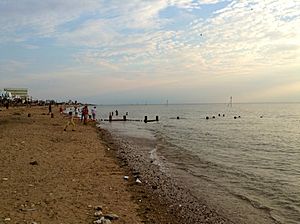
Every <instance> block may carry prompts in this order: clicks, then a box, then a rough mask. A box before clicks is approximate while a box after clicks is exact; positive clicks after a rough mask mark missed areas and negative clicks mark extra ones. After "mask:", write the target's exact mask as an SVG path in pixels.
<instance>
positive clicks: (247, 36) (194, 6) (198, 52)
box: [0, 0, 300, 95]
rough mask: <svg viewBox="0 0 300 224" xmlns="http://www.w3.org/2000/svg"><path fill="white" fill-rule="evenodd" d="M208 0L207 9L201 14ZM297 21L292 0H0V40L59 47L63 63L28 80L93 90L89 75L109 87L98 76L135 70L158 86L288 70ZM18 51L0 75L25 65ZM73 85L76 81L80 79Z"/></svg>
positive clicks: (129, 77)
mask: <svg viewBox="0 0 300 224" xmlns="http://www.w3.org/2000/svg"><path fill="white" fill-rule="evenodd" d="M207 5H210V7H209V8H214V7H215V10H212V12H211V11H209V14H208V15H206V16H205V17H204V16H203V14H205V13H208V12H207V11H205V9H206V7H207ZM216 6H218V7H216ZM220 6H222V8H221V9H220ZM162 12H163V13H165V14H166V15H168V16H163V13H162ZM182 14H184V15H187V16H185V17H184V20H182V18H178V17H177V15H182ZM299 24H300V4H297V3H296V1H292V0H290V1H289V0H287V1H283V0H279V1H278V0H266V1H259V0H253V1H251V2H249V1H237V0H232V1H227V0H152V1H142V0H131V1H118V0H86V1H81V0H66V1H58V0H52V1H47V0H44V1H37V0H28V1H16V0H11V1H1V2H0V32H1V37H0V46H1V44H2V46H4V45H6V44H7V43H9V44H11V45H14V44H15V46H17V47H22V48H25V49H27V50H28V51H30V52H31V53H32V52H39V54H36V55H43V54H47V53H48V52H47V51H52V54H53V55H56V54H63V55H64V56H65V58H66V60H69V61H68V66H69V67H70V68H71V67H72V69H69V70H65V69H61V70H57V71H55V72H53V73H51V75H50V73H49V72H48V71H47V70H46V69H45V72H44V73H38V72H36V73H35V74H36V75H35V80H36V81H34V79H33V78H30V77H31V76H28V80H30V82H33V83H37V82H39V83H43V82H46V80H45V79H44V75H43V74H47V75H45V76H46V77H47V78H49V79H50V80H52V83H55V84H56V85H57V86H60V83H65V82H68V80H69V78H70V77H71V75H72V74H73V75H75V77H76V78H75V79H74V80H71V81H69V83H72V85H70V86H68V88H72V87H71V86H78V83H79V84H81V83H82V82H84V81H86V82H87V85H89V86H92V88H90V89H89V90H88V91H86V92H87V94H92V92H91V91H90V90H93V91H97V88H96V86H95V82H92V81H90V80H94V81H99V82H101V81H105V82H106V83H109V84H108V85H107V86H109V87H110V88H106V86H101V90H104V89H106V90H107V91H110V90H112V89H114V88H121V89H122V88H123V87H125V86H126V87H128V88H127V89H130V88H134V85H136V84H137V83H138V82H142V80H146V82H147V83H151V85H157V86H160V84H159V83H163V84H165V83H168V84H169V85H170V86H172V87H173V88H174V89H176V88H177V87H178V86H180V85H182V84H180V83H185V85H186V86H189V87H190V86H191V85H192V86H193V87H194V88H195V89H196V86H201V87H203V85H209V86H211V87H213V86H214V83H218V84H216V88H218V89H219V87H220V86H221V84H220V83H222V82H226V83H227V81H228V80H233V81H237V82H239V81H240V82H242V81H243V80H244V78H245V77H246V78H249V77H252V78H253V79H256V80H259V78H260V77H261V76H266V74H272V72H273V71H285V70H286V69H287V68H289V67H293V68H294V67H295V70H296V69H299V64H300V31H299V29H298V27H299ZM45 46H46V47H45ZM17 47H16V48H17ZM68 51H69V52H70V53H69V54H67V53H65V52H68ZM31 55H33V54H30V53H27V54H26V55H25V56H26V57H31ZM0 56H1V55H0ZM26 57H24V56H23V57H18V56H16V55H14V57H11V58H6V60H5V63H3V62H2V64H1V65H3V67H2V66H1V67H2V68H1V69H2V70H0V76H1V78H2V77H4V74H6V73H10V74H12V73H18V72H19V71H21V70H22V68H24V67H30V66H32V65H30V64H28V63H27V62H26V61H29V60H28V59H27V58H26ZM20 58H23V61H22V60H21V59H20ZM24 58H26V60H25V59H24ZM62 58H64V57H62ZM48 59H51V57H45V59H44V60H45V61H44V64H45V66H44V67H45V68H47V65H48V62H47V60H48ZM0 63H1V62H0ZM18 63H19V64H18ZM22 63H23V64H22ZM59 63H61V64H62V66H57V67H58V68H59V67H60V68H65V67H66V66H64V65H65V64H64V63H66V62H65V61H61V62H59ZM22 66H23V67H22ZM297 66H298V67H297ZM40 67H42V66H40ZM75 68H76V69H77V70H76V69H75ZM9 69H11V70H9ZM31 70H32V71H34V68H33V67H31ZM78 71H80V72H82V74H83V75H82V76H81V75H79V74H78ZM33 73H34V72H33ZM273 76H276V75H275V73H274V75H273ZM2 79H4V78H2ZM14 81H16V80H14ZM296 81H297V80H296ZM30 82H29V81H28V85H30ZM50 83H51V82H50ZM76 83H77V85H76ZM124 83H126V84H124ZM187 83H188V84H187ZM190 83H191V84H190ZM114 85H115V86H114ZM35 88H37V89H38V85H36V86H35ZM55 88H56V87H55ZM78 88H79V89H80V91H84V89H87V88H88V87H86V86H81V85H79V87H78ZM270 88H271V87H270ZM68 90H69V89H68ZM125 90H126V88H125V89H124V91H125ZM41 91H42V89H41ZM249 91H250V90H249ZM58 92H59V93H60V91H58ZM62 92H63V90H62ZM70 92H72V94H75V93H73V90H70ZM39 93H40V92H39ZM262 95H263V94H262ZM265 95H267V93H265Z"/></svg>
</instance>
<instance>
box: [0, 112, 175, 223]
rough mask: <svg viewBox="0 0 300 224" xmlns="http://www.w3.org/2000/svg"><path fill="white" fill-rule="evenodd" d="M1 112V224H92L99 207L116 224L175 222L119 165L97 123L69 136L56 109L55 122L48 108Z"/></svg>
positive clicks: (78, 126) (78, 123) (64, 119)
mask: <svg viewBox="0 0 300 224" xmlns="http://www.w3.org/2000/svg"><path fill="white" fill-rule="evenodd" d="M0 110H1V111H0V189H1V190H0V201H1V203H0V223H24V224H25V223H93V221H95V220H97V218H96V217H94V213H95V209H94V207H95V206H101V207H102V212H103V214H104V215H105V214H116V215H117V216H118V217H119V218H118V219H116V220H112V223H176V219H175V218H174V217H173V216H172V215H170V214H167V211H166V209H165V208H164V207H162V206H160V205H159V204H156V202H155V200H154V201H151V200H152V199H151V197H149V196H148V195H147V192H145V191H144V190H143V187H142V186H141V184H137V183H135V180H134V178H133V177H132V176H131V175H130V174H129V173H127V171H128V169H127V168H122V167H121V166H120V164H119V162H118V160H117V159H116V157H115V153H114V152H113V150H112V149H111V150H109V149H108V146H107V143H106V142H104V141H103V140H101V139H100V138H99V132H98V131H97V129H96V128H95V124H92V123H90V124H89V125H82V124H80V122H79V121H77V123H76V124H77V127H76V128H77V130H76V131H74V132H73V131H71V127H69V129H68V130H67V131H66V132H64V131H63V127H64V125H65V124H66V122H67V118H66V117H64V116H62V115H61V114H59V112H58V108H57V107H54V108H53V111H54V118H51V116H50V115H47V112H48V108H47V107H32V108H25V107H23V108H9V109H8V110H6V109H5V108H0ZM28 113H30V114H31V117H28ZM126 175H128V176H129V180H125V179H124V176H126Z"/></svg>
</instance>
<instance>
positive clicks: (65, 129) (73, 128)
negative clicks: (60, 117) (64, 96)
mask: <svg viewBox="0 0 300 224" xmlns="http://www.w3.org/2000/svg"><path fill="white" fill-rule="evenodd" d="M70 124H71V125H72V126H73V127H72V131H75V130H76V127H75V122H74V117H73V113H72V111H70V112H69V120H68V122H67V124H66V126H65V128H64V131H67V128H68V127H69V125H70Z"/></svg>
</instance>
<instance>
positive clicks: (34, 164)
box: [29, 160, 39, 166]
mask: <svg viewBox="0 0 300 224" xmlns="http://www.w3.org/2000/svg"><path fill="white" fill-rule="evenodd" d="M29 164H30V165H33V166H37V165H39V164H38V162H37V161H36V160H34V161H31V162H30V163H29Z"/></svg>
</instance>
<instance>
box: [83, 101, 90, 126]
mask: <svg viewBox="0 0 300 224" xmlns="http://www.w3.org/2000/svg"><path fill="white" fill-rule="evenodd" d="M82 115H83V123H84V124H87V119H88V115H89V109H88V107H87V105H85V106H84V108H83V109H82Z"/></svg>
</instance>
